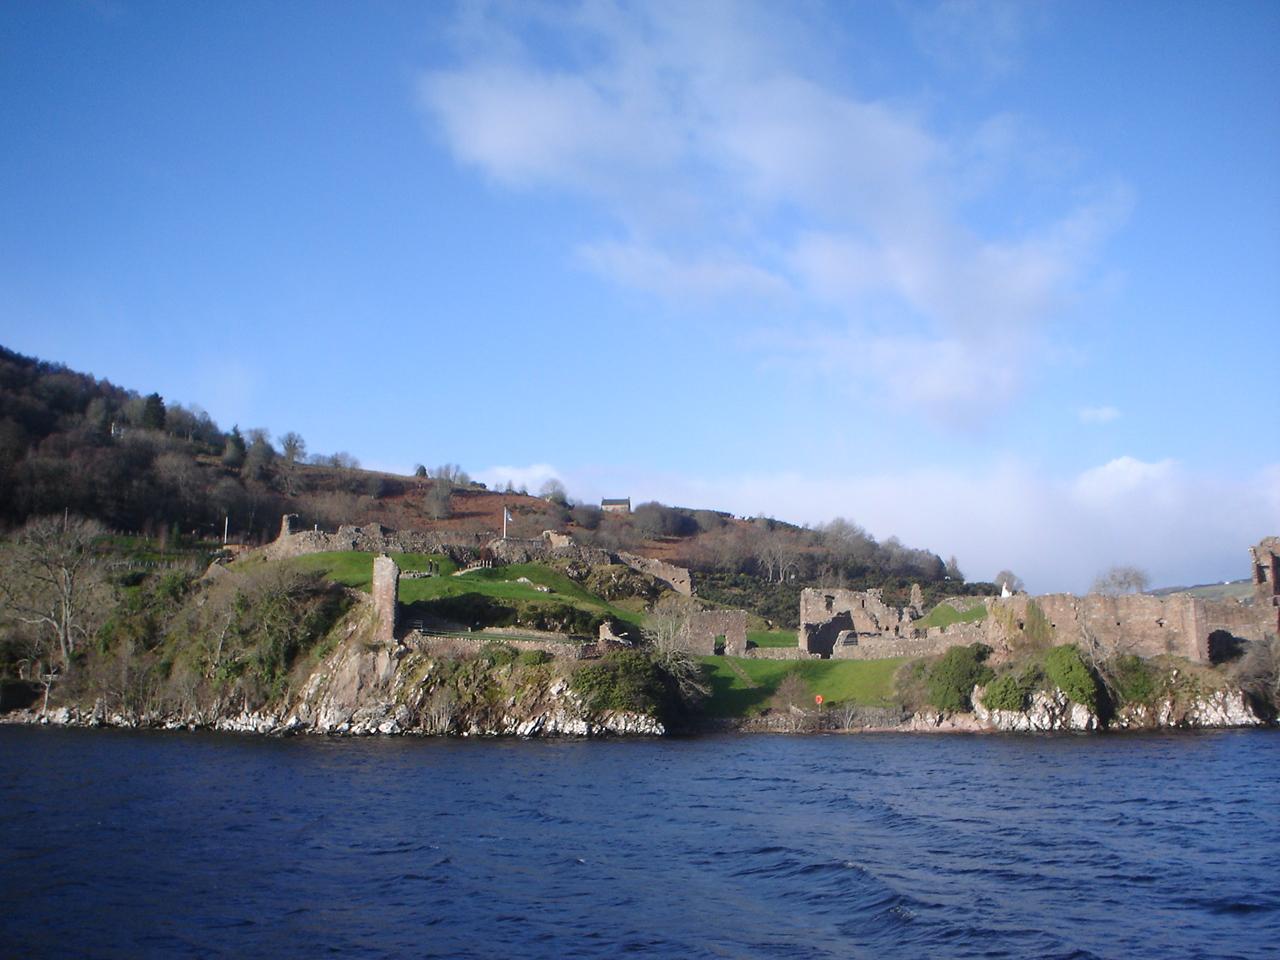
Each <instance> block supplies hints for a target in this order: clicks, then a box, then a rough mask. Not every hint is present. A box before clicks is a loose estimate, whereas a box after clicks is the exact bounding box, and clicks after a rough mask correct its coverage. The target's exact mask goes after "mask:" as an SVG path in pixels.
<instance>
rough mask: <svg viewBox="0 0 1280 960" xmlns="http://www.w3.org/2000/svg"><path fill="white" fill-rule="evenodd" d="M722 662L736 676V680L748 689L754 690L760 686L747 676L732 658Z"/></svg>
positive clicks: (726, 658)
mask: <svg viewBox="0 0 1280 960" xmlns="http://www.w3.org/2000/svg"><path fill="white" fill-rule="evenodd" d="M724 662H725V665H726V666H728V668H729V669H730V670H732V671H733V672H734V673H735V674H736V675H737V677H738V679H739V680H741V681H742V682H743V683H745V684H746V685H747V688H748V689H750V690H754V689H756V688H757V687H758V686H760V684H758V683H756V682H755V681H754V680H752V679H751V677H750V676H749V675H748V674H747V671H745V670H743V669H742V667H740V666H739V665H738V663H737V661H735V660H734V659H733V658H732V657H725V658H724Z"/></svg>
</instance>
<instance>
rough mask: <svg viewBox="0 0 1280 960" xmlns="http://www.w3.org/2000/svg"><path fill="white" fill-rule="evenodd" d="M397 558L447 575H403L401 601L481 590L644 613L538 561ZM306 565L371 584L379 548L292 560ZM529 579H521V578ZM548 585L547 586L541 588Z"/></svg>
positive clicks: (621, 613) (631, 615) (349, 582)
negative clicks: (460, 562) (463, 565)
mask: <svg viewBox="0 0 1280 960" xmlns="http://www.w3.org/2000/svg"><path fill="white" fill-rule="evenodd" d="M394 559H395V561H396V563H398V564H399V565H400V568H401V569H402V570H425V569H427V565H428V563H429V562H431V561H434V562H435V563H437V564H438V565H439V567H440V572H441V576H438V577H428V578H426V579H423V580H407V579H404V578H401V580H400V602H401V603H416V602H418V601H422V600H438V599H440V598H442V597H460V596H464V595H466V594H479V595H480V596H484V597H491V598H493V599H494V600H512V601H523V602H527V603H565V604H568V605H570V606H573V607H577V608H578V609H580V610H586V611H589V612H590V613H593V614H598V613H607V614H609V615H610V616H613V617H616V618H617V619H619V620H623V621H626V622H628V623H634V624H639V623H640V622H641V620H642V619H643V615H642V614H641V613H639V612H637V611H635V610H629V609H627V608H626V607H623V606H618V605H616V604H611V603H608V602H606V601H605V600H602V599H600V598H599V597H597V596H595V595H593V594H591V593H588V592H587V591H586V590H584V589H583V588H582V587H581V586H579V585H578V584H576V583H574V582H573V581H572V580H570V579H569V578H568V577H566V576H565V575H564V574H562V573H560V572H559V571H558V570H552V569H551V568H549V567H544V566H542V565H540V564H536V563H517V564H512V565H510V566H506V567H495V568H492V569H488V570H472V571H471V572H470V573H464V574H461V575H460V576H456V577H455V576H452V574H453V572H454V571H455V570H456V569H457V566H456V565H455V564H454V563H453V562H452V561H450V560H449V559H448V558H447V557H443V556H429V555H427V554H417V553H397V554H396V555H395V558H394ZM292 562H293V563H295V564H297V565H298V566H299V567H301V568H302V569H304V570H319V571H322V572H323V573H324V574H325V575H326V576H328V577H330V578H331V579H333V580H336V581H337V582H338V583H341V584H344V585H346V586H348V587H355V588H357V589H360V590H368V589H369V584H370V581H371V580H372V578H373V554H370V553H358V552H352V551H336V552H329V553H312V554H307V555H306V556H303V557H298V558H297V559H296V560H294V561H292ZM521 577H523V578H525V579H527V580H529V581H530V582H529V583H518V582H517V581H518V580H519V579H520V578H521ZM537 586H544V587H547V588H548V589H547V592H543V591H541V590H538V589H537Z"/></svg>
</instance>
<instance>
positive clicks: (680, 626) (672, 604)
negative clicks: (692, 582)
mask: <svg viewBox="0 0 1280 960" xmlns="http://www.w3.org/2000/svg"><path fill="white" fill-rule="evenodd" d="M688 622H689V606H688V602H687V601H682V600H681V598H679V597H676V596H666V597H663V598H662V599H661V600H659V601H658V602H657V603H656V604H654V607H653V610H652V611H651V612H650V613H649V615H648V616H647V617H645V621H644V627H643V628H642V629H641V633H642V634H643V635H644V638H645V640H647V641H648V642H649V644H650V645H651V646H652V647H653V648H654V649H655V650H657V651H658V652H659V653H669V652H671V651H673V650H681V649H683V645H684V633H685V627H686V625H687V624H688Z"/></svg>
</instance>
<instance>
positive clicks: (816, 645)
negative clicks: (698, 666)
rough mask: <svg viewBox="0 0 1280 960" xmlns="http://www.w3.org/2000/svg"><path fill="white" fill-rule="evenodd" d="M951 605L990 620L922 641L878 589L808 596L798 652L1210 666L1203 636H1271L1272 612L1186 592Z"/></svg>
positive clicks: (803, 599)
mask: <svg viewBox="0 0 1280 960" xmlns="http://www.w3.org/2000/svg"><path fill="white" fill-rule="evenodd" d="M1255 550H1256V548H1255ZM948 602H952V603H953V605H954V606H956V608H957V609H961V604H963V607H964V609H969V608H971V607H973V606H974V605H976V604H977V603H984V604H985V605H986V607H987V610H988V614H987V617H986V618H985V619H983V620H980V621H977V622H973V623H956V624H952V625H951V626H949V627H933V628H930V629H929V630H928V631H927V633H925V632H922V631H921V630H920V629H918V628H916V627H914V626H913V625H912V621H911V619H910V612H909V609H904V610H896V609H895V608H893V607H890V606H888V605H886V604H885V603H884V602H883V601H882V600H881V598H880V594H879V592H878V591H875V590H871V591H866V592H865V593H864V592H859V591H852V590H813V589H806V590H805V591H803V592H802V593H801V596H800V630H799V637H798V640H799V644H798V645H799V647H800V649H802V650H804V651H806V652H808V653H814V654H818V655H820V656H824V657H835V658H837V659H854V660H872V659H880V658H884V657H901V656H927V655H932V654H937V653H941V652H942V651H944V650H946V649H947V648H948V647H952V646H959V645H964V644H970V643H985V644H987V645H988V646H990V647H992V649H993V651H994V657H995V659H996V660H1000V659H1004V658H1006V657H1008V656H1010V655H1012V654H1014V653H1016V652H1018V651H1019V650H1021V649H1024V648H1026V647H1027V646H1029V645H1036V646H1045V645H1050V644H1061V643H1076V644H1080V645H1082V646H1085V647H1093V646H1095V645H1096V646H1097V648H1098V649H1099V650H1100V651H1101V652H1102V653H1103V655H1105V656H1110V655H1114V654H1120V653H1131V654H1136V655H1137V656H1140V657H1155V656H1160V655H1161V654H1171V655H1174V656H1179V657H1186V658H1187V659H1189V660H1194V661H1199V662H1209V661H1210V660H1211V659H1212V658H1211V656H1210V638H1212V637H1214V636H1215V635H1218V634H1227V635H1230V636H1231V637H1235V638H1240V639H1244V640H1261V639H1262V638H1263V637H1264V636H1265V634H1266V633H1267V632H1268V631H1269V630H1274V629H1275V624H1274V622H1273V617H1274V613H1273V608H1272V607H1270V606H1265V607H1264V606H1262V605H1260V604H1258V603H1257V602H1255V603H1253V604H1244V603H1240V602H1238V601H1235V600H1221V601H1219V600H1201V599H1199V598H1196V597H1192V596H1191V595H1189V594H1168V595H1165V596H1151V595H1148V594H1131V595H1124V596H1118V597H1111V596H1102V595H1099V594H1090V595H1088V596H1085V597H1076V596H1072V595H1070V594H1049V595H1046V596H1041V597H1028V596H1025V595H1019V596H1014V597H1008V598H996V597H990V598H986V599H975V598H971V597H964V598H956V599H955V601H948ZM1278 602H1280V601H1278Z"/></svg>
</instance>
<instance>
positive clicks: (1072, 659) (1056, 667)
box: [1044, 643, 1098, 713]
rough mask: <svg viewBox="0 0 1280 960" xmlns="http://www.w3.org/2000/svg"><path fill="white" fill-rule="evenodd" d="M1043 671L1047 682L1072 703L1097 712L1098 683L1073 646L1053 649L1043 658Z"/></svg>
mask: <svg viewBox="0 0 1280 960" xmlns="http://www.w3.org/2000/svg"><path fill="white" fill-rule="evenodd" d="M1044 671H1045V674H1046V675H1047V676H1048V678H1049V682H1050V683H1052V684H1053V685H1054V686H1055V687H1057V688H1058V689H1059V690H1061V691H1062V692H1063V693H1065V694H1066V695H1067V698H1068V699H1069V700H1071V701H1072V702H1073V703H1078V704H1081V705H1082V706H1085V707H1088V708H1089V709H1090V710H1091V711H1093V712H1094V713H1097V711H1098V682H1097V680H1096V679H1094V676H1093V674H1092V673H1091V672H1090V671H1089V668H1088V666H1087V665H1086V664H1085V662H1084V659H1083V658H1082V657H1081V656H1080V651H1079V650H1078V649H1076V646H1075V644H1073V643H1065V644H1063V645H1062V646H1060V647H1054V648H1053V649H1052V650H1050V651H1049V653H1048V655H1047V656H1045V658H1044Z"/></svg>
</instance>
